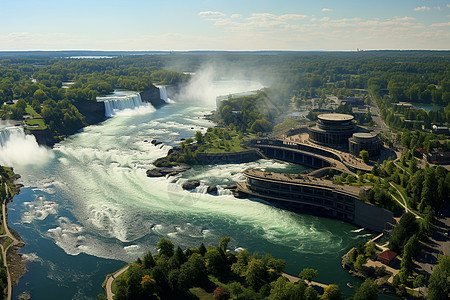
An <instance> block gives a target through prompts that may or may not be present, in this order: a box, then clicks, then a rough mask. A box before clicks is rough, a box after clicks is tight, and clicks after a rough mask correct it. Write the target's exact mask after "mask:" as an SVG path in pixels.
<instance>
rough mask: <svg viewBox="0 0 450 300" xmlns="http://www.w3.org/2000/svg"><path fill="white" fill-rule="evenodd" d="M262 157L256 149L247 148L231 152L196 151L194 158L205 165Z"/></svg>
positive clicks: (240, 161)
mask: <svg viewBox="0 0 450 300" xmlns="http://www.w3.org/2000/svg"><path fill="white" fill-rule="evenodd" d="M261 158H263V157H262V156H261V155H260V154H259V152H258V151H256V150H248V151H241V152H233V153H198V154H197V157H196V159H197V160H198V161H199V162H200V163H201V164H205V165H210V164H232V163H235V164H237V163H244V162H250V161H255V160H258V159H261Z"/></svg>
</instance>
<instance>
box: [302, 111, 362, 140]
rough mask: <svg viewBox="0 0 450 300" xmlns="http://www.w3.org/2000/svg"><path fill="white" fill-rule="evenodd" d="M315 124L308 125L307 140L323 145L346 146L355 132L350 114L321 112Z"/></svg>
mask: <svg viewBox="0 0 450 300" xmlns="http://www.w3.org/2000/svg"><path fill="white" fill-rule="evenodd" d="M317 118H318V120H317V123H316V125H314V126H312V127H309V128H308V131H309V140H310V141H311V142H314V143H316V144H320V145H324V146H346V145H348V139H349V138H350V137H351V136H352V135H353V133H355V131H356V125H355V123H354V122H353V119H354V118H353V116H352V115H346V114H321V115H319V116H318V117H317Z"/></svg>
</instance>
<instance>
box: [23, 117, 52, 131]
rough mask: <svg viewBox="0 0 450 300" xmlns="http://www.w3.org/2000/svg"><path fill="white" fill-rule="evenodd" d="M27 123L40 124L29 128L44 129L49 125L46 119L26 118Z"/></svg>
mask: <svg viewBox="0 0 450 300" xmlns="http://www.w3.org/2000/svg"><path fill="white" fill-rule="evenodd" d="M25 123H26V124H28V125H39V127H28V129H29V130H44V129H47V125H46V124H45V122H44V119H30V120H25Z"/></svg>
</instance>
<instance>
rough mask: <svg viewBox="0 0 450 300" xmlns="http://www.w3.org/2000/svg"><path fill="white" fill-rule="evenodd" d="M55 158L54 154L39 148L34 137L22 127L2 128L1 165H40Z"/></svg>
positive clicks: (0, 130)
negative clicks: (50, 158)
mask: <svg viewBox="0 0 450 300" xmlns="http://www.w3.org/2000/svg"><path fill="white" fill-rule="evenodd" d="M52 156H53V152H52V151H51V150H49V149H47V148H45V147H42V146H39V144H38V143H37V141H36V138H35V137H34V136H33V135H28V134H25V131H24V130H23V128H22V127H14V126H10V127H0V165H6V166H13V167H14V166H19V165H21V166H23V165H30V164H39V163H42V162H44V161H46V160H47V159H48V158H49V157H52Z"/></svg>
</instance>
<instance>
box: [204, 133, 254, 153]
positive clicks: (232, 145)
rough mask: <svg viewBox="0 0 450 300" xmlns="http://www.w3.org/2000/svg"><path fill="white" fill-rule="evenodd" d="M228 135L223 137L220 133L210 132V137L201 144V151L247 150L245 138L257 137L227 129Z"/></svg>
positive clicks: (227, 151) (225, 151) (228, 151)
mask: <svg viewBox="0 0 450 300" xmlns="http://www.w3.org/2000/svg"><path fill="white" fill-rule="evenodd" d="M227 133H228V135H229V136H228V137H227V138H223V137H221V136H219V135H214V134H211V133H209V135H210V138H209V139H208V140H207V142H205V143H204V144H203V145H201V146H200V147H199V149H198V151H199V152H200V153H230V152H240V151H246V150H247V149H245V148H243V147H242V144H243V143H244V140H246V139H250V138H252V137H255V135H254V134H252V135H247V136H242V135H239V134H238V133H237V132H236V131H231V130H227Z"/></svg>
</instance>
